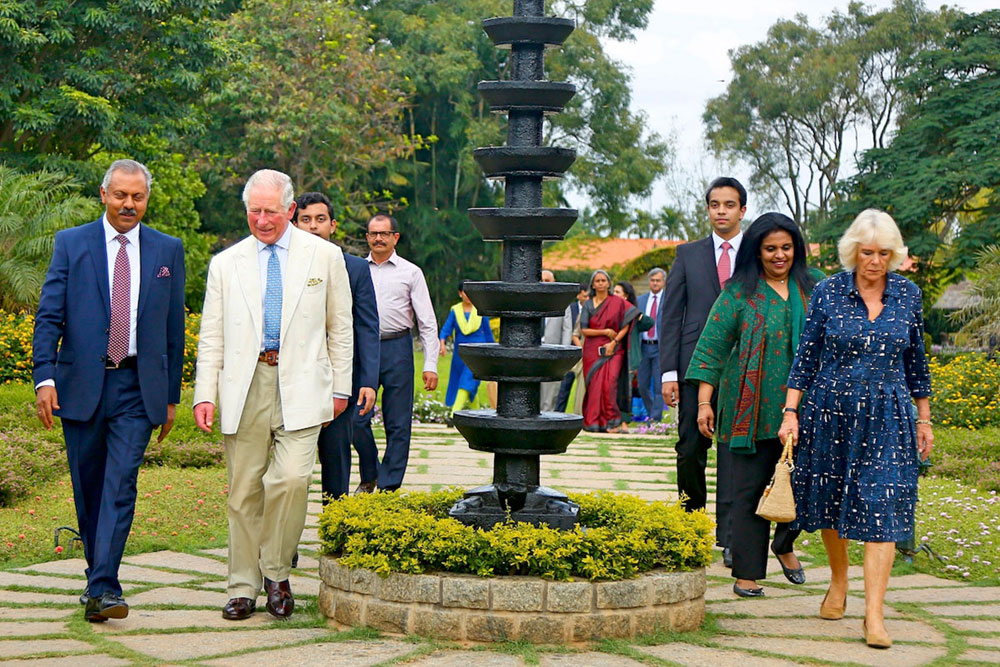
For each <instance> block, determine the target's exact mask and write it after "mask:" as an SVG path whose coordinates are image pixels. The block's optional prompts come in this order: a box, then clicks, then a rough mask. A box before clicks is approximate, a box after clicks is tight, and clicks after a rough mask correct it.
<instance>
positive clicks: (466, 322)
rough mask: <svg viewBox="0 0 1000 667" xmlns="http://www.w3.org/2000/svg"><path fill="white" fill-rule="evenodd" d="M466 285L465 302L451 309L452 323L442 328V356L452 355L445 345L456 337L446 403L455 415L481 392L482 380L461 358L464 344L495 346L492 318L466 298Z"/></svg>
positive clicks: (459, 290)
mask: <svg viewBox="0 0 1000 667" xmlns="http://www.w3.org/2000/svg"><path fill="white" fill-rule="evenodd" d="M464 286H465V281H463V282H462V283H461V284H460V285H459V286H458V295H459V296H460V297H462V301H461V302H459V303H456V304H455V305H454V306H452V307H451V311H450V312H449V313H448V319H447V320H445V322H444V326H442V327H441V356H442V357H443V356H445V355H446V354H447V353H448V350H447V348H446V347H445V341H446V340H447V339H448V337H449V336H451V335H452V334H454V336H455V355H454V356H453V357H452V358H451V372H450V375H449V376H448V392H447V393H446V394H445V397H444V402H445V404H446V405H447V406H448V407H450V408H451V409H452V410H451V413H452V414H455V412H456V411H458V410H461V409H463V408H465V406H467V405H468V404H469V403H471V402H472V401H473V400H474V399H475V397H476V393H477V392H478V391H479V380H477V379H476V378H474V377H473V376H472V371H470V370H469V367H468V366H466V365H465V362H463V361H462V357H461V356H460V355H459V354H458V346H459V344H461V343H492V342H493V332H492V331H491V330H490V318H488V317H480V315H479V313H477V312H476V307H475V306H473V305H472V302H471V301H469V297H467V296H466V295H465V290H464V289H463V288H464Z"/></svg>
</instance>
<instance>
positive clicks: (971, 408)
mask: <svg viewBox="0 0 1000 667" xmlns="http://www.w3.org/2000/svg"><path fill="white" fill-rule="evenodd" d="M930 369H931V378H932V380H933V387H934V395H933V396H932V397H931V413H932V414H933V416H934V420H935V422H936V423H937V424H939V425H940V426H944V427H948V428H971V429H979V428H983V427H985V426H1000V364H998V363H997V362H996V361H993V360H992V359H990V358H989V357H987V356H986V355H985V354H981V353H978V352H970V353H966V354H959V355H956V356H955V357H954V358H952V359H951V360H950V361H948V362H946V363H941V362H940V361H939V360H938V359H936V358H934V357H932V358H931V359H930Z"/></svg>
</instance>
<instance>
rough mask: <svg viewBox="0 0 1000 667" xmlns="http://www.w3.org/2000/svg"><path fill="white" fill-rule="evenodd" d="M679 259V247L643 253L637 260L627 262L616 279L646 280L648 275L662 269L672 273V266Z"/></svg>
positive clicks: (655, 249) (656, 249)
mask: <svg viewBox="0 0 1000 667" xmlns="http://www.w3.org/2000/svg"><path fill="white" fill-rule="evenodd" d="M676 257H677V246H675V245H671V246H666V247H663V248H654V249H652V250H650V251H649V252H647V253H643V254H641V255H639V256H638V257H636V258H635V259H633V260H631V261H629V262H627V263H626V264H625V265H624V266H622V268H621V269H620V270H619V271H617V272H616V279H624V280H634V279H638V278H644V277H645V276H646V274H647V273H649V272H650V271H652V270H653V269H655V268H656V267H660V268H661V269H663V270H664V271H667V272H668V273H669V272H670V266H671V265H672V264H673V263H674V259H675V258H676Z"/></svg>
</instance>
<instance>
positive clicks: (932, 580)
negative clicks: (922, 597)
mask: <svg viewBox="0 0 1000 667" xmlns="http://www.w3.org/2000/svg"><path fill="white" fill-rule="evenodd" d="M960 587H968V584H967V583H965V582H964V581H953V580H951V579H942V578H941V577H935V576H932V575H930V574H904V575H903V576H901V577H890V578H889V590H892V589H894V588H960Z"/></svg>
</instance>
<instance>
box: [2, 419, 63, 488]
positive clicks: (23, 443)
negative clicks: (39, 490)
mask: <svg viewBox="0 0 1000 667" xmlns="http://www.w3.org/2000/svg"><path fill="white" fill-rule="evenodd" d="M65 469H66V455H65V454H64V453H63V448H62V445H60V444H59V443H56V442H52V441H51V440H48V439H46V438H44V437H42V435H41V434H40V433H36V432H31V431H29V430H27V429H24V428H14V429H8V430H4V431H0V507H7V506H9V505H11V504H12V503H13V502H14V501H17V500H19V499H21V498H23V497H25V496H27V495H28V494H29V493H30V492H31V491H32V490H33V489H34V488H36V487H37V486H38V485H39V484H42V483H44V482H47V481H48V480H50V479H54V478H55V477H56V476H57V475H59V474H60V473H61V472H63V471H64V470H65Z"/></svg>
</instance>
